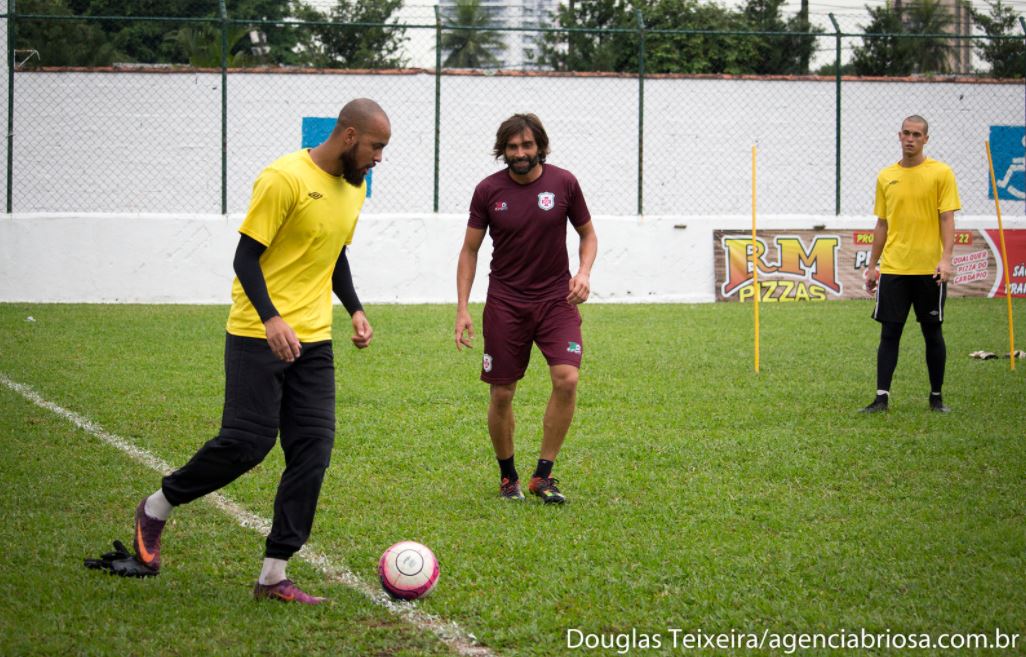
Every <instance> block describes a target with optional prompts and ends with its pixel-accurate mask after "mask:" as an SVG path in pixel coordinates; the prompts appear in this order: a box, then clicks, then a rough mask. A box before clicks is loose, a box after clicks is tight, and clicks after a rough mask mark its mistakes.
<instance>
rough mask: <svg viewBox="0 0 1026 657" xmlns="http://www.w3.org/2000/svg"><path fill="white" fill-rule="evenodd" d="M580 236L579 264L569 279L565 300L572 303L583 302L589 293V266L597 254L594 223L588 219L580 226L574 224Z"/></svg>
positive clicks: (596, 237) (593, 262)
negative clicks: (568, 290)
mask: <svg viewBox="0 0 1026 657" xmlns="http://www.w3.org/2000/svg"><path fill="white" fill-rule="evenodd" d="M574 229H575V230H576V231H577V234H578V235H579V236H580V238H581V245H580V247H579V248H578V254H579V256H580V261H581V266H580V267H579V268H578V269H577V275H576V276H574V277H573V278H571V279H570V294H568V295H567V297H566V300H567V301H568V302H569V303H572V304H574V305H577V304H580V303H584V302H585V301H587V300H588V296H589V295H590V294H591V266H592V265H593V264H595V256H597V255H598V235H596V234H595V224H594V222H591V221H589V222H588V223H586V224H583V225H581V226H574Z"/></svg>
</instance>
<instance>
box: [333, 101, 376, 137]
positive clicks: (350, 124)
mask: <svg viewBox="0 0 1026 657" xmlns="http://www.w3.org/2000/svg"><path fill="white" fill-rule="evenodd" d="M382 120H384V121H385V123H388V116H387V115H386V114H385V110H383V109H381V105H378V104H377V103H376V102H374V101H373V100H371V99H370V98H357V99H356V100H351V101H349V102H348V103H346V105H345V107H343V108H342V111H341V112H339V114H338V123H336V124H335V130H337V131H342V130H345V129H346V128H355V129H356V130H357V131H359V132H365V131H366V130H368V129H369V128H370V126H372V125H374V124H376V123H378V122H380V121H382Z"/></svg>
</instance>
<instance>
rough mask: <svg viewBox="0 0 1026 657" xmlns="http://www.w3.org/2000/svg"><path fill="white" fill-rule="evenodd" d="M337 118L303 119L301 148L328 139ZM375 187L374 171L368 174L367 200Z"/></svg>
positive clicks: (311, 146) (314, 117) (306, 117)
mask: <svg viewBox="0 0 1026 657" xmlns="http://www.w3.org/2000/svg"><path fill="white" fill-rule="evenodd" d="M337 121H338V118H336V117H328V118H325V117H323V116H304V117H303V145H302V146H301V147H300V148H313V147H314V146H320V144H321V143H322V142H323V141H324V140H325V139H327V138H328V135H330V134H331V131H332V130H334V129H335V123H336V122H337ZM373 187H374V169H371V170H370V171H368V172H367V198H370V196H371V189H372V188H373Z"/></svg>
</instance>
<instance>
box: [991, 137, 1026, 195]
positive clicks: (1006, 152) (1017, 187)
mask: <svg viewBox="0 0 1026 657" xmlns="http://www.w3.org/2000/svg"><path fill="white" fill-rule="evenodd" d="M990 155H991V157H992V158H993V159H994V177H995V178H996V179H997V189H998V198H999V199H1002V200H1004V199H1007V200H1009V201H1022V200H1024V199H1026V127H1023V126H1021V125H992V126H990ZM987 198H994V190H993V188H992V187H991V185H990V177H989V176H988V177H987Z"/></svg>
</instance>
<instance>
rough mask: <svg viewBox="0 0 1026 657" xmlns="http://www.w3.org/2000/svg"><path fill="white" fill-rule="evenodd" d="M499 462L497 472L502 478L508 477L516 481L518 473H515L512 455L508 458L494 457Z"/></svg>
mask: <svg viewBox="0 0 1026 657" xmlns="http://www.w3.org/2000/svg"><path fill="white" fill-rule="evenodd" d="M495 460H496V461H498V462H499V473H500V476H501V477H502V478H503V479H509V480H510V481H518V480H519V479H520V475H518V474H517V468H516V466H514V465H513V457H512V456H510V457H509V458H508V459H495Z"/></svg>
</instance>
